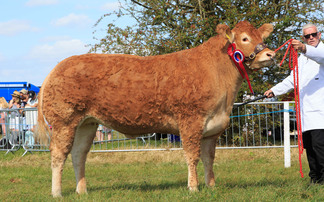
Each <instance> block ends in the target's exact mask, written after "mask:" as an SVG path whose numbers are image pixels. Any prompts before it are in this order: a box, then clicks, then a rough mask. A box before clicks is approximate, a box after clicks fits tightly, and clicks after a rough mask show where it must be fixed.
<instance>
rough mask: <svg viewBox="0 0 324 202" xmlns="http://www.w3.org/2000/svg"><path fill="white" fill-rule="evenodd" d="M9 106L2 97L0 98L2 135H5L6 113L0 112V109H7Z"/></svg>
mask: <svg viewBox="0 0 324 202" xmlns="http://www.w3.org/2000/svg"><path fill="white" fill-rule="evenodd" d="M8 107H9V105H8V102H7V101H6V99H5V98H4V97H1V98H0V125H1V132H2V134H3V135H5V134H6V125H5V123H6V112H3V111H1V110H2V109H8Z"/></svg>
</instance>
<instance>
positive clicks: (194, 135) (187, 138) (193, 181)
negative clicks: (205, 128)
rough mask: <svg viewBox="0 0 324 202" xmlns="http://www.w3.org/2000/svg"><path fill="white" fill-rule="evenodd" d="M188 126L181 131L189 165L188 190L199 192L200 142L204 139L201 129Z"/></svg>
mask: <svg viewBox="0 0 324 202" xmlns="http://www.w3.org/2000/svg"><path fill="white" fill-rule="evenodd" d="M192 126H193V124H191V126H187V127H184V128H183V129H182V130H180V133H181V134H180V135H181V139H182V144H183V150H184V152H185V156H186V160H187V164H188V188H189V190H191V191H198V184H199V183H198V176H197V165H198V162H199V158H200V142H201V138H202V130H200V128H201V127H199V126H197V127H192Z"/></svg>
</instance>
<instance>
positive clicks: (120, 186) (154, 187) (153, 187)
mask: <svg viewBox="0 0 324 202" xmlns="http://www.w3.org/2000/svg"><path fill="white" fill-rule="evenodd" d="M140 183H141V184H140ZM182 188H187V180H183V181H182V180H180V181H176V182H172V181H170V182H163V183H160V184H152V183H147V182H145V181H143V182H139V183H138V184H134V183H127V184H126V183H115V184H109V182H107V185H106V186H97V185H93V186H89V185H88V187H87V190H88V193H89V194H91V193H92V192H97V191H108V190H119V191H123V190H128V191H162V190H170V189H182ZM73 194H77V193H76V192H75V188H74V189H72V188H66V189H65V190H63V191H62V195H63V196H69V195H73Z"/></svg>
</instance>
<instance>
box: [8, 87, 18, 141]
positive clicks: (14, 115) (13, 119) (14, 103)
mask: <svg viewBox="0 0 324 202" xmlns="http://www.w3.org/2000/svg"><path fill="white" fill-rule="evenodd" d="M11 96H12V99H11V100H10V102H9V109H19V108H20V93H19V92H18V91H14V92H13V94H11ZM19 118H20V115H19V111H18V110H13V111H11V112H10V126H9V128H10V131H11V133H12V135H11V136H10V139H9V141H11V144H14V143H16V141H17V139H18V134H19Z"/></svg>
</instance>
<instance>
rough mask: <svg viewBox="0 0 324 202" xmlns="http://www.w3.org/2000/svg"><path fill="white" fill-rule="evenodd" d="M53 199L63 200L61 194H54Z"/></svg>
mask: <svg viewBox="0 0 324 202" xmlns="http://www.w3.org/2000/svg"><path fill="white" fill-rule="evenodd" d="M52 196H53V198H61V197H62V194H61V193H52Z"/></svg>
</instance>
